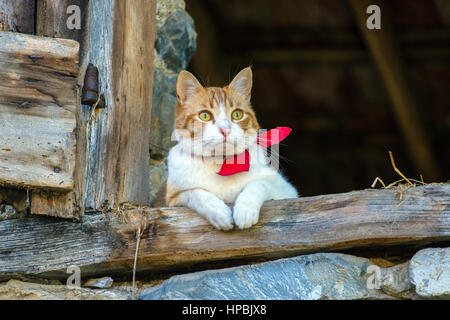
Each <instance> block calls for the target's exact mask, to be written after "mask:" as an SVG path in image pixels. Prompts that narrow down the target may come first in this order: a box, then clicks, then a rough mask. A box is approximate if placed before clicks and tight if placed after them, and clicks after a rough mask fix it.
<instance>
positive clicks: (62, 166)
mask: <svg viewBox="0 0 450 320" xmlns="http://www.w3.org/2000/svg"><path fill="white" fill-rule="evenodd" d="M0 43H1V44H2V45H1V47H0V137H1V138H0V185H3V186H12V187H21V188H22V187H23V188H43V189H51V190H60V191H68V190H72V189H73V176H74V168H75V151H76V138H75V129H76V105H77V98H78V97H77V76H78V50H79V45H78V43H77V42H75V41H70V40H57V39H49V38H45V39H43V38H40V37H35V36H29V35H23V34H18V33H11V32H0Z"/></svg>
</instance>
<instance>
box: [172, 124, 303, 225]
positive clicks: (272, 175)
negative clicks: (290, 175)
mask: <svg viewBox="0 0 450 320" xmlns="http://www.w3.org/2000/svg"><path fill="white" fill-rule="evenodd" d="M233 129H234V128H233ZM233 129H232V132H233ZM211 131H212V130H211ZM250 143H251V146H250V148H249V152H250V159H251V165H250V171H249V172H241V173H238V174H235V175H231V176H226V177H224V176H220V175H218V174H217V172H219V170H220V168H221V166H222V164H221V163H220V162H219V163H217V162H218V161H215V160H214V159H211V160H202V159H201V158H200V157H196V156H192V155H191V150H189V149H188V147H187V144H185V143H183V141H180V142H179V143H178V144H177V145H176V146H175V147H173V148H172V149H171V151H170V153H169V159H168V166H169V177H168V183H169V184H171V185H172V186H173V187H175V188H176V189H178V190H188V191H185V192H182V193H181V194H180V196H179V197H178V202H179V203H177V204H179V205H184V206H186V207H189V208H191V209H193V210H195V211H197V212H198V213H199V214H200V215H202V216H203V217H205V218H206V219H207V220H209V221H210V222H211V224H212V225H213V226H214V227H216V228H217V229H221V230H230V229H232V228H233V222H234V224H235V225H236V226H237V227H239V228H240V229H246V228H250V227H251V226H253V225H255V224H256V223H257V222H258V219H259V211H260V209H261V206H262V205H263V203H264V202H265V201H268V200H280V199H287V198H297V197H298V194H297V191H296V189H295V188H294V187H293V186H292V185H291V184H290V183H289V182H287V181H286V180H285V178H284V177H283V176H282V175H281V174H280V173H278V172H276V171H275V170H274V169H272V168H271V167H270V166H269V164H268V162H267V159H266V158H265V156H264V150H263V149H262V148H261V147H259V146H257V145H256V144H255V143H254V140H252V141H250ZM192 189H194V190H192ZM225 203H234V210H233V211H231V209H230V208H229V207H228V206H227V205H226V204H225Z"/></svg>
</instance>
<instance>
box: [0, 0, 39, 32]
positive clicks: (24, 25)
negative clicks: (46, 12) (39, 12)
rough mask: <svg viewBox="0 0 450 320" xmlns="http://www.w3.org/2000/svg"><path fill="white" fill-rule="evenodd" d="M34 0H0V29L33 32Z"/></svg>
mask: <svg viewBox="0 0 450 320" xmlns="http://www.w3.org/2000/svg"><path fill="white" fill-rule="evenodd" d="M35 7H36V3H35V0H13V1H12V0H0V31H14V32H20V33H27V34H34V29H35V28H34V20H35V19H34V16H35Z"/></svg>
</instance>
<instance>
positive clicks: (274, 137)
mask: <svg viewBox="0 0 450 320" xmlns="http://www.w3.org/2000/svg"><path fill="white" fill-rule="evenodd" d="M291 131H292V129H291V128H287V127H278V128H275V129H272V130H270V131H267V132H264V133H262V134H260V135H259V136H258V140H257V141H256V143H257V144H258V145H259V146H261V147H262V148H264V149H266V148H267V147H270V146H271V145H273V144H277V143H280V142H281V141H283V140H284V139H286V137H287V136H288V135H289V134H290V133H291ZM275 132H276V133H277V134H276V133H275ZM273 133H275V134H273ZM249 170H250V153H249V152H248V150H245V151H244V152H243V153H241V154H238V155H234V156H231V157H228V158H227V159H225V162H224V163H223V165H222V168H221V169H220V171H219V172H218V173H217V174H218V175H221V176H231V175H233V174H236V173H239V172H244V171H249Z"/></svg>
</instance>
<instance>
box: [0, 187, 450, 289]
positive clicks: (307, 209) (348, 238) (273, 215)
mask: <svg viewBox="0 0 450 320" xmlns="http://www.w3.org/2000/svg"><path fill="white" fill-rule="evenodd" d="M138 228H141V230H142V231H143V234H142V238H141V244H140V249H139V259H138V263H137V270H138V271H142V272H144V271H161V270H180V269H181V268H183V269H184V270H186V268H187V267H189V268H191V269H189V270H195V268H196V266H198V265H199V264H202V263H213V262H215V263H219V262H220V263H224V262H226V261H233V260H235V261H243V262H251V261H260V260H267V259H273V258H279V257H287V256H294V255H298V254H304V253H311V252H320V251H337V250H344V249H348V248H367V247H370V248H383V247H388V246H392V245H407V244H408V245H410V244H414V245H419V246H420V245H421V246H425V245H428V244H430V243H433V242H440V241H449V240H450V184H431V185H426V186H422V187H415V188H409V189H408V188H406V189H405V188H401V189H383V190H364V191H356V192H350V193H344V194H335V195H324V196H317V197H311V198H299V199H291V200H282V201H272V202H268V203H266V204H265V206H264V207H263V209H262V211H261V218H260V222H259V223H258V224H257V225H256V226H254V227H253V228H251V229H249V230H245V231H240V230H234V231H231V232H222V231H218V230H215V229H214V228H213V227H212V226H211V225H210V224H209V223H208V222H207V221H206V220H204V219H203V218H201V217H200V216H199V215H198V214H197V213H195V212H192V211H191V210H188V209H186V208H154V209H152V208H146V209H129V210H123V211H114V212H112V213H111V214H108V218H107V220H104V219H103V218H102V216H101V215H93V216H85V217H83V221H82V223H78V224H76V223H70V222H67V221H55V220H49V219H38V218H33V219H24V220H9V221H3V222H0V281H1V280H2V279H3V280H6V279H8V278H10V277H13V276H17V275H19V274H22V275H23V274H25V275H34V276H36V275H37V276H41V277H50V278H60V279H64V278H66V277H67V274H66V273H65V272H66V268H67V267H68V266H70V265H77V266H79V267H81V274H82V276H83V277H90V276H96V275H98V276H100V275H114V274H117V273H121V274H122V275H124V274H125V275H126V274H129V275H131V273H132V269H133V261H134V255H135V250H136V234H137V230H138Z"/></svg>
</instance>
